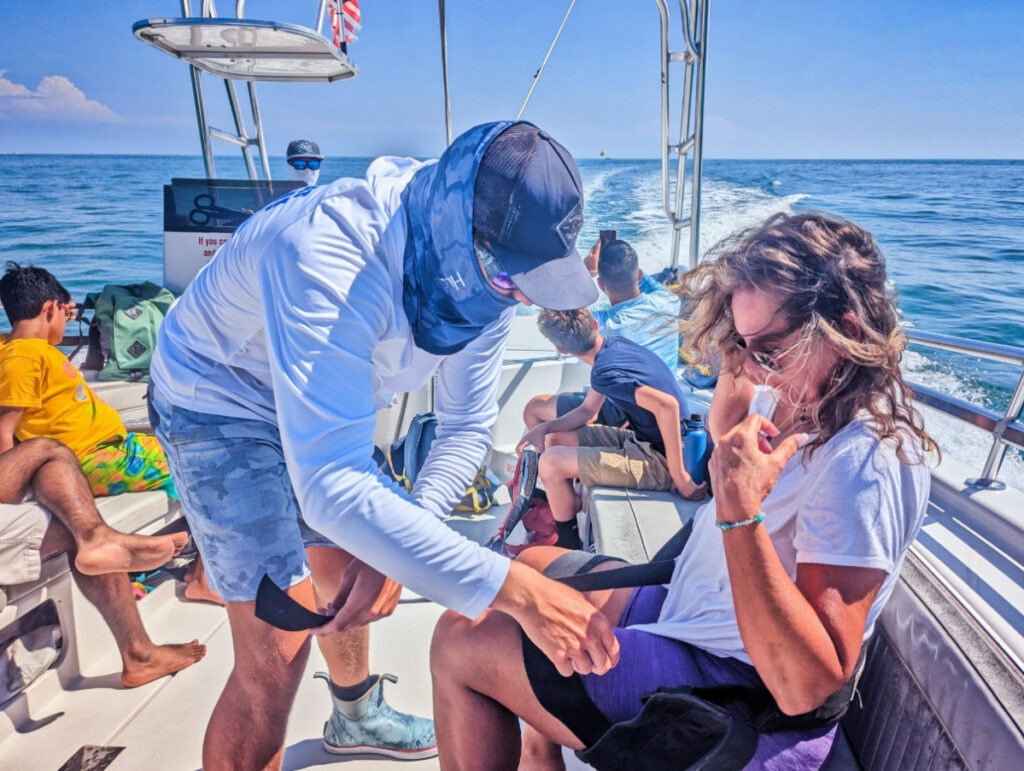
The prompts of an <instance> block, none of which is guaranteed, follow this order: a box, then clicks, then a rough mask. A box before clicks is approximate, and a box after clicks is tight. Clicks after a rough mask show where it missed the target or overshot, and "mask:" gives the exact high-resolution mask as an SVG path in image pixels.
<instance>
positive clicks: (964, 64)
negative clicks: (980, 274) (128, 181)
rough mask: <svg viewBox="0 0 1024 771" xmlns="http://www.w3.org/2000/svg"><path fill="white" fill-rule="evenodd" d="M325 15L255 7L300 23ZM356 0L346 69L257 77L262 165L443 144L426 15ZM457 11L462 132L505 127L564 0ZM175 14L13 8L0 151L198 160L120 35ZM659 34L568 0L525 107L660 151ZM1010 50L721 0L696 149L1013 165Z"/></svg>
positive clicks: (616, 150) (1000, 16)
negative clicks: (324, 76)
mask: <svg viewBox="0 0 1024 771" xmlns="http://www.w3.org/2000/svg"><path fill="white" fill-rule="evenodd" d="M194 2H195V4H197V5H198V2H199V0H194ZM221 5H222V6H223V9H226V8H228V7H230V6H232V5H233V4H232V3H230V2H228V0H221ZM316 5H317V4H316V2H315V0H293V1H292V2H273V0H250V2H249V3H248V6H247V7H248V13H249V15H250V16H252V17H254V18H259V17H261V16H265V17H270V16H275V15H276V16H282V17H283V18H285V19H286V20H290V21H302V20H303V16H305V17H306V19H305V23H307V24H308V23H309V22H310V21H311V20H312V18H311V17H312V16H313V13H314V11H315V8H316ZM361 5H362V15H363V24H364V29H363V30H362V32H361V33H360V37H359V40H358V41H357V42H356V43H355V44H353V46H352V49H351V52H352V56H353V58H354V60H355V61H356V63H357V64H358V65H359V67H360V69H361V73H360V76H359V77H358V78H356V79H355V80H353V81H349V82H345V83H337V84H330V85H319V84H303V85H297V86H294V85H293V86H282V85H278V84H261V85H260V98H261V102H262V108H263V112H264V123H265V127H266V129H267V134H268V139H269V143H270V149H271V152H272V154H277V153H279V152H281V150H283V147H284V145H285V144H286V143H287V141H288V140H289V139H292V138H295V137H298V136H309V137H311V138H314V139H316V140H318V141H319V142H320V144H321V147H322V148H323V150H324V152H325V153H326V154H328V155H353V156H360V155H375V154H379V153H401V154H410V155H417V156H431V155H436V154H437V153H438V152H439V151H440V150H441V149H442V147H443V143H444V122H443V121H444V117H443V111H442V92H441V79H440V72H441V67H440V55H439V45H438V26H437V18H436V9H437V4H436V3H435V2H433V1H432V0H363V2H362V4H361ZM670 5H674V4H672V3H670ZM447 6H448V17H449V18H448V44H449V67H450V82H451V90H452V111H453V119H454V126H455V130H456V133H457V132H458V131H460V130H462V129H465V128H468V127H469V126H471V125H474V124H475V123H479V122H482V121H486V120H493V119H497V118H507V117H513V116H514V115H515V113H516V111H517V110H518V109H519V105H520V103H521V102H522V100H523V97H524V96H525V95H526V92H527V90H528V88H529V86H530V82H531V78H532V76H533V73H534V71H535V70H536V69H537V67H538V65H539V64H540V62H541V60H542V59H543V56H544V53H545V51H546V50H547V47H548V45H549V43H550V41H551V38H552V36H553V35H554V32H555V30H556V29H557V27H558V24H559V23H560V21H561V19H562V16H563V14H564V12H565V9H566V7H567V6H568V0H563V1H562V2H553V1H552V0H517V1H516V2H508V1H507V0H448V2H447ZM223 9H222V10H223ZM282 9H283V10H284V14H282V13H275V11H280V10H282ZM676 10H678V9H676ZM177 15H180V6H179V4H178V3H177V2H175V1H174V0H145V2H143V1H142V0H117V1H116V2H110V3H82V2H75V3H72V2H65V1H64V0H49V1H47V2H40V3H24V2H5V3H3V4H2V6H0V73H2V74H0V152H21V153H29V152H84V153H184V154H190V155H191V154H197V153H198V149H199V144H198V139H197V131H196V127H195V119H194V117H193V112H192V103H191V90H190V88H189V83H188V75H187V68H186V67H185V65H183V64H182V63H180V62H178V61H176V60H174V59H172V58H171V57H169V56H167V55H166V54H163V53H161V52H159V51H157V50H156V49H153V48H150V47H149V46H146V45H144V44H142V43H140V42H138V41H137V40H135V38H134V37H133V36H132V34H131V25H132V23H133V22H134V21H136V20H138V19H142V18H147V17H163V16H177ZM657 41H658V14H657V10H656V5H655V3H654V2H653V1H652V0H646V1H644V2H639V1H637V2H623V1H622V0H619V1H618V2H612V1H611V0H578V2H577V3H576V7H575V9H574V11H573V14H572V16H571V17H570V19H569V22H568V24H567V26H566V29H565V32H564V33H563V35H562V39H561V41H560V43H559V46H558V47H557V48H556V49H555V52H554V55H553V56H552V58H551V61H550V62H549V64H548V68H547V70H546V71H545V73H544V75H543V77H542V78H541V81H540V84H539V86H538V88H537V90H536V92H535V94H534V96H533V99H532V101H531V103H530V106H529V108H528V109H527V112H526V113H525V115H524V117H525V118H527V119H529V120H532V121H533V122H535V123H537V124H538V125H540V126H541V127H543V128H545V129H547V130H548V131H549V132H550V133H552V134H553V135H554V136H555V137H557V138H558V139H560V140H561V141H562V142H563V143H564V144H565V145H567V146H568V147H569V149H570V150H571V151H572V152H573V153H574V154H575V155H577V156H579V157H592V156H595V155H597V154H598V153H599V152H600V151H601V150H605V151H606V152H607V153H608V154H609V155H611V156H613V157H632V158H638V157H656V156H657V155H658V153H659V152H660V150H659V147H660V137H659V88H658V83H659V64H658V46H657ZM1022 41H1024V2H1022V0H993V1H988V0H976V2H971V3H965V2H948V1H947V0H931V1H930V2H921V1H918V2H910V1H909V0H862V1H860V2H853V1H852V0H778V1H775V2H771V3H767V2H753V1H751V0H747V2H740V0H717V2H714V3H713V7H712V10H711V35H710V41H709V48H708V52H709V65H708V96H707V104H706V111H705V120H706V129H705V141H706V156H707V157H710V158H1024V42H1022ZM211 90H212V89H211ZM218 93H219V91H218ZM215 123H218V124H219V125H226V121H224V120H218V121H215ZM228 151H229V150H227V149H225V152H228Z"/></svg>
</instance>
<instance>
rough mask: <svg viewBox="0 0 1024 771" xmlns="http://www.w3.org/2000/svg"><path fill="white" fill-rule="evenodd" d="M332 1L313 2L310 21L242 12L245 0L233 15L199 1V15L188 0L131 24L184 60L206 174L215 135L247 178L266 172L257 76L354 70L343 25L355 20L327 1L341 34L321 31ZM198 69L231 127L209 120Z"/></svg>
mask: <svg viewBox="0 0 1024 771" xmlns="http://www.w3.org/2000/svg"><path fill="white" fill-rule="evenodd" d="M331 2H332V0H319V2H318V5H317V12H316V19H315V23H314V25H313V26H312V27H304V26H301V25H299V24H290V23H286V22H277V21H260V20H256V19H248V18H245V0H236V2H235V16H234V17H230V16H220V15H218V12H217V8H216V5H215V3H214V0H202V3H201V8H200V12H199V14H198V15H193V13H192V2H191V0H181V11H182V17H180V18H162V19H143V20H141V21H138V22H136V23H135V24H133V25H132V33H133V34H134V35H135V37H136V38H138V39H139V40H141V41H142V42H143V43H147V44H149V45H151V46H153V47H154V48H157V49H159V50H161V51H164V52H165V53H167V54H170V55H171V56H174V57H175V58H178V59H181V60H183V61H185V62H188V65H189V72H190V76H191V81H192V96H193V99H194V101H195V109H196V120H197V122H198V124H199V137H200V143H201V145H202V151H203V164H204V167H205V169H206V176H207V177H209V178H210V179H215V178H216V176H217V173H216V165H215V163H214V158H213V140H214V139H220V140H222V141H225V142H228V143H229V144H233V145H236V146H238V147H239V148H240V150H241V152H242V159H243V162H244V163H245V169H246V173H247V174H248V176H249V179H250V180H252V181H258V180H260V179H261V176H260V173H259V172H261V173H262V179H263V180H269V179H270V178H271V177H270V164H269V160H268V156H267V148H266V141H265V138H264V133H263V121H262V119H261V117H260V109H259V100H258V98H257V96H256V87H255V83H256V82H257V81H272V82H288V83H297V82H323V83H331V82H335V81H340V80H347V79H350V78H353V77H355V76H356V75H357V74H358V73H359V68H358V67H356V65H355V64H354V63H353V62H352V60H351V59H350V58H349V57H348V52H347V46H346V43H345V34H346V33H345V30H348V29H358V28H359V21H358V19H354V18H352V17H351V16H349V14H348V13H347V11H346V9H345V8H344V4H343V3H340V2H337V0H335V2H333V9H334V13H335V14H336V15H338V17H339V18H338V24H339V27H340V28H341V29H342V30H343V31H342V32H341V36H340V39H339V37H338V33H337V32H335V35H334V39H333V40H332V39H329V38H328V37H326V36H325V35H324V34H323V29H324V22H325V19H326V18H327V17H328V5H329V4H330V3H331ZM203 72H206V73H207V74H208V75H210V76H212V77H215V78H218V79H220V80H221V81H222V82H223V83H224V87H225V91H226V93H227V100H228V106H229V108H230V111H231V116H232V119H233V122H234V130H233V131H225V130H222V129H219V128H216V127H214V126H212V125H210V123H209V120H208V118H207V110H206V95H205V93H204V90H203V82H202V73H203ZM235 81H245V84H246V93H247V96H248V102H249V105H248V113H249V115H248V118H249V121H250V122H251V124H252V130H251V133H250V132H249V130H248V129H247V128H246V116H245V115H244V111H243V107H242V101H241V100H240V99H239V96H238V91H237V89H236V85H235ZM256 156H258V158H259V172H258V171H257V167H256Z"/></svg>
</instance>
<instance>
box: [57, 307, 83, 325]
mask: <svg viewBox="0 0 1024 771" xmlns="http://www.w3.org/2000/svg"><path fill="white" fill-rule="evenodd" d="M57 307H58V308H60V309H61V310H62V311H64V319H65V321H71V320H72V319H74V318H75V314H77V313H78V306H77V305H76V304H75V303H57Z"/></svg>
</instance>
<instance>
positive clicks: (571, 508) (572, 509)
mask: <svg viewBox="0 0 1024 771" xmlns="http://www.w3.org/2000/svg"><path fill="white" fill-rule="evenodd" d="M537 324H538V326H539V327H540V331H541V333H542V334H543V335H544V336H545V337H546V338H547V339H548V340H550V341H551V342H552V343H553V344H554V346H555V347H556V348H557V349H558V350H559V351H560V352H562V353H571V354H573V355H574V356H576V357H578V358H579V359H581V360H582V361H585V362H587V363H588V364H589V365H590V366H591V367H592V369H591V371H590V391H588V392H587V395H586V398H585V399H584V400H583V403H582V404H581V405H580V406H579V407H576V408H575V409H572V410H570V411H569V412H567V413H566V414H565V415H563V416H562V417H559V418H555V419H553V420H548V421H546V422H543V423H540V424H539V425H537V426H536V427H534V428H532V429H531V430H530V431H528V432H527V433H526V434H525V435H524V436H523V438H522V440H521V441H520V443H519V447H518V449H521V448H522V447H525V446H526V445H527V444H532V445H534V446H536V447H538V448H540V449H541V450H543V452H542V454H541V456H540V464H539V467H538V473H539V475H540V479H541V481H542V482H543V484H544V489H545V491H546V492H547V495H548V502H549V503H550V505H551V511H552V514H553V515H554V518H555V521H556V522H570V521H571V520H572V519H573V517H574V516H575V514H576V511H577V509H578V505H577V503H576V497H575V493H574V492H573V487H572V481H573V479H576V478H579V480H580V481H581V482H583V483H584V484H589V485H609V486H614V487H631V488H634V489H639V490H672V489H674V490H676V491H677V492H678V493H679V494H680V495H682V496H683V497H684V498H687V499H690V500H700V499H702V498H703V497H704V496H705V495H706V494H707V485H706V484H700V485H697V484H694V482H693V480H692V479H691V478H690V475H689V474H687V473H686V469H684V468H683V442H682V435H683V431H684V428H683V426H682V421H683V419H684V418H686V417H689V415H690V410H689V407H688V405H687V403H686V399H685V398H684V397H683V395H682V393H680V391H679V387H678V386H677V385H676V379H675V375H674V373H672V372H670V371H669V369H668V367H667V366H666V365H665V362H663V361H662V360H661V359H659V358H658V357H657V356H656V355H655V354H653V353H651V351H649V350H647V349H646V348H644V347H643V346H641V345H638V344H637V343H634V342H633V341H632V340H628V339H626V338H624V337H607V338H605V337H602V336H601V334H600V333H598V331H597V322H596V321H595V320H594V318H593V316H591V315H590V311H588V310H587V309H586V308H581V309H580V310H575V311H549V310H542V311H541V312H540V314H539V315H538V318H537ZM606 397H612V398H613V399H615V403H616V404H617V405H618V407H619V409H621V410H622V411H623V413H624V414H625V416H626V418H627V419H628V421H629V425H630V428H629V429H621V428H613V427H609V426H596V425H595V426H590V425H587V424H588V423H590V421H591V420H593V419H594V417H595V416H596V415H597V414H598V412H599V411H600V409H601V405H602V404H603V403H604V400H605V398H606ZM559 532H560V535H561V536H564V535H565V532H564V528H560V531H559Z"/></svg>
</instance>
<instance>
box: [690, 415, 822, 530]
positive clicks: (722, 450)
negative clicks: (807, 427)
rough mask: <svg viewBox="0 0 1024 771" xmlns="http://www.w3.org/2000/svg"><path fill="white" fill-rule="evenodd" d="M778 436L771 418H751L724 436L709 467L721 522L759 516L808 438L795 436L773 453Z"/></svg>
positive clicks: (753, 416) (747, 418) (752, 416)
mask: <svg viewBox="0 0 1024 771" xmlns="http://www.w3.org/2000/svg"><path fill="white" fill-rule="evenodd" d="M778 434H779V430H778V429H777V428H776V427H775V425H774V424H773V423H772V422H771V421H770V420H768V418H766V417H764V416H763V415H748V416H747V417H746V418H745V419H744V420H743V421H741V422H740V423H739V424H738V425H736V426H734V427H733V428H732V429H730V430H729V431H727V432H726V433H725V434H723V435H722V437H721V439H720V440H719V442H718V444H717V445H716V446H715V451H714V452H713V453H712V454H711V462H710V463H709V464H708V469H709V471H710V473H711V481H712V483H713V487H714V489H715V498H716V500H717V501H718V521H719V522H742V521H743V520H747V519H750V518H751V517H754V516H757V514H758V513H759V512H760V511H761V503H762V502H763V501H764V499H765V498H766V497H767V496H768V493H770V492H771V490H772V488H773V487H774V486H775V482H776V481H778V478H779V474H781V473H782V469H783V467H785V465H786V464H787V463H788V462H789V459H790V458H792V457H793V455H795V454H796V451H797V450H798V449H799V448H800V446H801V445H802V444H803V443H804V442H806V441H807V435H806V434H794V435H793V436H790V437H788V438H787V439H786V440H785V441H783V442H782V443H781V444H780V445H779V446H778V447H776V448H774V449H773V448H772V446H771V445H770V444H769V442H768V439H770V438H771V437H775V436H778Z"/></svg>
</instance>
